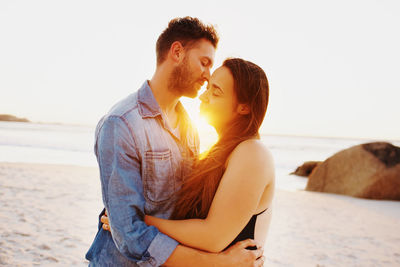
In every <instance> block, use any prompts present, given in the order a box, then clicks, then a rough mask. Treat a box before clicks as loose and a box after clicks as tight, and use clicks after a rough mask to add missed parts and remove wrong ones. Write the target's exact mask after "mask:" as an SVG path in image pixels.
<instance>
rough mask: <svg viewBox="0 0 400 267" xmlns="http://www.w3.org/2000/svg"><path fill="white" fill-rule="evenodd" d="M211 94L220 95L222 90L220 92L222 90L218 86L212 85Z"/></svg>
mask: <svg viewBox="0 0 400 267" xmlns="http://www.w3.org/2000/svg"><path fill="white" fill-rule="evenodd" d="M212 95H213V96H222V95H223V92H222V90H221V89H220V88H218V87H216V86H213V87H212Z"/></svg>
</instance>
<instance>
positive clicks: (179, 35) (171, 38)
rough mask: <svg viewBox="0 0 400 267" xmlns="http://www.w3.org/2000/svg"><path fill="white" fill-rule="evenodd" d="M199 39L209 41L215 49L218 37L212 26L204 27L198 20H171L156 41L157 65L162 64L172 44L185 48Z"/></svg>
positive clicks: (190, 18)
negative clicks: (178, 44)
mask: <svg viewBox="0 0 400 267" xmlns="http://www.w3.org/2000/svg"><path fill="white" fill-rule="evenodd" d="M200 39H206V40H208V41H210V42H211V44H212V45H213V46H214V48H217V45H218V41H219V37H218V34H217V31H216V30H215V28H214V27H213V26H212V25H205V24H204V23H202V22H201V21H200V20H199V19H198V18H192V17H184V18H175V19H173V20H171V21H170V22H169V23H168V27H167V28H166V29H165V30H164V31H163V32H162V33H161V35H160V36H159V37H158V40H157V46H156V54H157V65H159V64H161V63H162V62H164V60H165V59H166V55H167V53H168V50H169V49H170V47H171V45H172V43H173V42H176V41H179V42H181V44H182V45H183V46H184V47H185V46H190V45H192V44H193V43H194V42H195V41H197V40H200Z"/></svg>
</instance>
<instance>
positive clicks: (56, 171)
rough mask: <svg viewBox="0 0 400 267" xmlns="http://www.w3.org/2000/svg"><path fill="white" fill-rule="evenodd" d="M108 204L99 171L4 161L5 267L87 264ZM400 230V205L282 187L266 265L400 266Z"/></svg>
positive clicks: (0, 234)
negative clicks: (100, 215)
mask: <svg viewBox="0 0 400 267" xmlns="http://www.w3.org/2000/svg"><path fill="white" fill-rule="evenodd" d="M277 179H279V177H277ZM101 208H102V203H101V193H100V182H99V178H98V171H97V168H94V167H78V166H69V165H46V164H25V163H5V162H3V163H0V266H87V261H86V260H85V259H84V255H85V253H86V251H87V249H88V247H89V246H90V244H91V242H92V240H93V238H94V235H95V233H96V231H97V215H98V213H99V211H100V210H101ZM399 227H400V202H395V201H374V200H365V199H357V198H351V197H346V196H339V195H333V194H325V193H312V192H305V191H285V190H279V189H278V190H276V195H275V201H274V210H273V219H272V223H271V228H270V230H269V236H268V239H267V242H266V244H265V256H266V257H267V261H266V264H265V266H400V230H399Z"/></svg>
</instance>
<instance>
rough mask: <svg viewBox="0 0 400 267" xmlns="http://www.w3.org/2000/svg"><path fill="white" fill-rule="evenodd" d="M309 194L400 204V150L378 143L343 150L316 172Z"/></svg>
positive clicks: (309, 186)
mask: <svg viewBox="0 0 400 267" xmlns="http://www.w3.org/2000/svg"><path fill="white" fill-rule="evenodd" d="M306 190H308V191H317V192H329V193H336V194H343V195H349V196H354V197H361V198H369V199H387V200H400V148H399V147H396V146H393V145H392V144H390V143H386V142H376V143H368V144H362V145H358V146H354V147H351V148H348V149H345V150H342V151H340V152H338V153H336V154H335V155H333V156H332V157H330V158H328V159H327V160H325V161H324V162H323V163H321V164H319V165H318V166H317V167H316V168H315V169H314V170H313V172H312V173H311V174H310V176H309V177H308V183H307V187H306Z"/></svg>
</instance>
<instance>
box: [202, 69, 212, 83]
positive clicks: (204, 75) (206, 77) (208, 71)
mask: <svg viewBox="0 0 400 267" xmlns="http://www.w3.org/2000/svg"><path fill="white" fill-rule="evenodd" d="M210 76H211V75H210V68H206V69H205V70H204V72H203V78H204V79H206V80H207V82H208V81H209V80H210Z"/></svg>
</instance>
